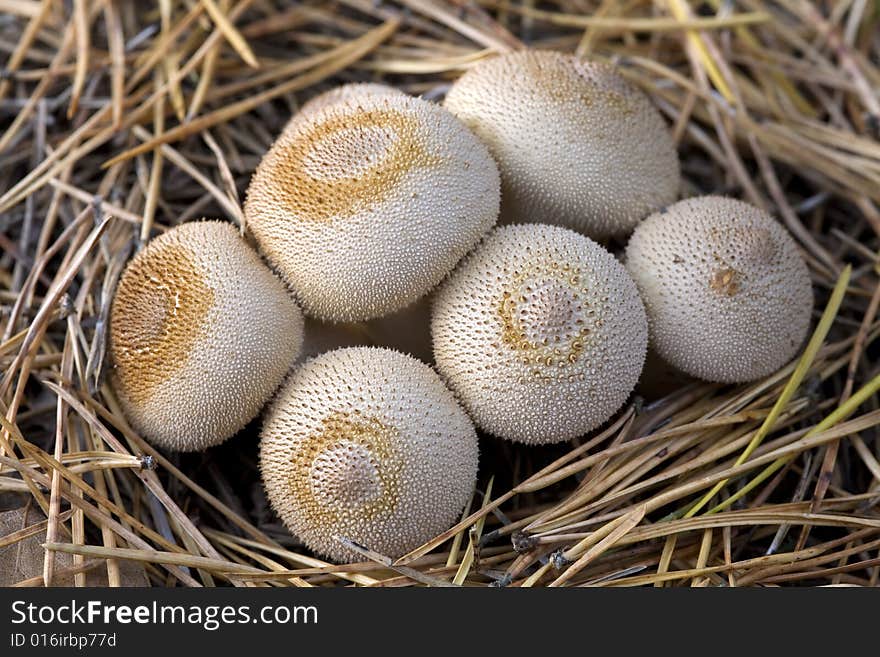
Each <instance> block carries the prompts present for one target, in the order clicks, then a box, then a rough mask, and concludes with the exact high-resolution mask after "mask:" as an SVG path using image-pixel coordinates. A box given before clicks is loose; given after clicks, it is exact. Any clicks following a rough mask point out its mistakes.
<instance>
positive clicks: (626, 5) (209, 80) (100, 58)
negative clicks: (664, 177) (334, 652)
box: [0, 0, 880, 586]
mask: <svg viewBox="0 0 880 657" xmlns="http://www.w3.org/2000/svg"><path fill="white" fill-rule="evenodd" d="M524 45H529V46H533V47H544V48H555V49H560V50H563V51H568V52H577V53H579V54H582V55H584V56H589V57H594V58H598V59H603V60H613V61H615V62H616V63H617V64H618V66H619V67H620V71H621V72H622V73H623V74H624V75H625V76H626V77H627V78H628V79H629V80H631V81H632V82H634V83H635V84H637V85H638V86H639V87H641V88H642V89H643V90H645V91H646V92H647V93H648V94H649V95H650V96H651V98H652V99H653V101H654V102H655V103H656V105H657V106H658V107H659V108H660V110H661V111H662V112H663V114H664V115H665V116H666V118H667V119H668V121H669V122H670V124H671V126H672V129H673V131H674V135H675V139H676V141H677V143H678V146H679V153H680V156H681V160H682V165H683V173H684V177H685V183H684V187H685V188H684V193H685V195H694V194H698V193H706V192H715V193H724V194H729V195H732V196H736V197H739V198H743V199H745V200H747V201H749V202H751V203H753V204H755V205H758V206H761V207H763V208H766V209H768V210H769V211H771V212H772V213H773V214H774V215H775V216H776V217H777V218H779V219H780V221H782V222H783V223H784V224H785V225H786V226H787V227H788V229H789V230H790V232H791V233H792V234H793V235H794V236H795V238H796V239H797V241H798V243H799V245H800V247H801V248H802V250H803V253H804V256H805V257H806V259H807V261H808V264H809V266H810V270H811V275H812V277H813V283H814V290H815V293H816V301H817V305H816V318H815V319H816V321H815V323H814V324H815V326H816V334H815V336H814V339H813V341H812V342H811V343H810V345H808V346H807V347H806V348H805V350H804V352H803V356H802V358H801V359H800V360H799V361H796V362H795V363H792V364H791V365H789V366H788V367H786V368H784V369H783V370H781V371H780V372H778V373H777V374H775V375H773V376H771V377H769V378H767V379H766V380H762V381H758V382H756V383H753V384H749V385H741V386H719V385H713V384H706V383H700V382H695V381H691V380H686V379H682V378H680V377H677V376H676V375H675V374H674V373H668V372H666V373H664V372H662V371H660V370H658V369H657V368H654V370H653V371H654V372H655V374H654V375H652V376H651V377H646V380H645V381H643V383H642V385H641V387H640V389H639V390H637V393H638V395H639V396H638V397H637V398H635V399H634V400H633V401H632V403H631V404H629V405H628V406H627V407H625V408H624V409H623V410H622V411H621V412H620V413H619V414H618V416H617V417H616V418H614V419H613V420H612V422H610V423H609V425H608V426H607V427H606V428H605V429H604V430H603V431H602V432H600V433H596V434H595V435H591V436H586V437H584V438H583V439H581V440H578V441H575V442H573V443H572V444H565V445H559V446H555V447H549V448H525V447H520V446H514V445H511V444H508V443H503V442H501V441H496V440H493V439H490V438H484V439H482V440H481V450H482V458H481V473H480V478H479V484H478V488H479V490H478V491H477V492H476V494H475V495H474V499H473V502H472V506H471V509H470V511H469V515H467V517H465V518H464V519H463V520H462V522H461V523H459V524H458V525H456V526H455V527H453V528H452V529H451V530H450V531H449V532H447V533H446V534H444V535H442V536H440V537H438V538H437V540H435V541H432V542H431V543H429V544H428V545H426V546H424V548H423V549H420V550H417V551H416V552H414V553H413V554H411V555H408V556H407V557H406V558H404V559H402V560H400V561H398V562H397V563H394V564H391V563H390V562H388V560H387V559H385V558H383V556H382V555H376V554H372V553H369V552H365V553H364V559H363V562H361V563H357V564H345V565H332V564H328V563H325V562H324V561H321V560H319V559H317V558H315V557H314V556H313V555H311V554H310V553H309V552H308V551H307V550H306V549H305V548H304V547H303V546H301V545H299V544H297V542H296V541H295V540H294V539H293V538H291V537H290V536H289V534H288V533H287V532H286V531H285V530H284V529H283V527H281V525H280V523H279V522H278V520H277V518H275V517H274V516H273V514H272V513H271V511H270V510H269V509H268V507H267V503H266V500H265V498H264V496H263V493H262V489H261V486H260V483H259V477H258V472H257V469H256V465H255V461H256V444H255V443H256V441H255V434H256V432H257V429H258V425H257V424H256V423H254V424H252V425H251V426H249V427H248V428H247V429H246V430H245V431H243V432H242V433H241V434H240V435H239V436H237V437H236V438H234V439H233V440H231V441H230V442H229V443H227V444H226V445H223V446H221V447H219V448H216V449H213V450H210V451H209V452H208V453H207V454H205V455H184V456H180V455H173V454H164V453H158V452H156V450H154V449H153V448H152V447H150V446H149V445H148V444H146V443H145V442H144V441H143V440H142V439H141V438H140V437H139V436H137V435H135V434H134V433H133V432H132V431H131V430H130V429H129V428H128V427H127V425H126V424H125V422H124V420H123V418H122V415H121V413H120V410H119V406H118V403H117V401H116V399H115V398H114V396H113V393H112V390H111V389H110V388H109V387H108V386H107V383H106V378H105V372H106V369H107V364H106V362H105V351H104V343H105V337H106V335H105V326H106V318H107V312H108V304H109V301H110V299H111V298H112V294H113V289H114V284H115V282H116V280H117V278H118V276H119V273H120V270H121V268H122V267H123V265H124V264H125V262H126V260H127V258H128V257H129V256H130V254H131V253H132V252H133V251H134V250H136V249H138V248H139V247H140V246H141V245H142V243H143V240H145V239H146V238H148V237H149V236H150V235H154V234H156V233H158V232H161V231H163V230H166V229H167V228H168V227H169V226H172V225H175V224H177V223H179V222H182V221H189V220H194V219H198V218H200V217H202V216H208V217H219V218H224V219H227V220H229V221H232V222H237V223H240V222H241V211H240V202H241V199H242V195H243V192H244V189H245V188H246V185H247V183H248V180H249V177H250V175H251V173H252V171H253V169H254V168H255V166H256V164H257V162H258V161H259V159H260V157H261V156H262V154H263V153H264V152H265V151H266V149H267V148H268V147H269V145H270V143H271V142H272V140H273V137H274V135H276V134H277V133H278V132H279V131H280V129H281V127H282V126H283V124H284V123H285V121H286V120H287V119H288V118H289V116H290V115H291V113H292V112H294V111H296V109H297V107H298V106H299V105H300V104H301V103H302V102H304V101H305V100H306V99H308V98H309V97H311V96H313V95H315V94H316V93H318V92H319V91H322V90H325V89H327V88H329V87H331V86H333V85H335V84H338V83H340V82H344V81H355V80H383V81H386V82H389V83H392V84H394V85H397V86H398V87H400V88H401V89H404V90H405V91H407V92H409V93H413V94H424V95H425V96H426V97H427V98H431V99H438V98H441V97H442V95H443V93H444V91H445V90H446V89H447V87H448V84H449V82H450V81H451V80H452V79H454V78H455V76H456V75H458V74H459V73H460V72H461V71H462V70H464V69H465V68H466V67H467V66H468V65H469V64H471V63H472V62H474V61H476V60H478V59H479V58H481V57H485V56H488V55H490V54H491V53H493V52H503V51H507V50H510V49H515V48H520V47H523V46H524ZM0 50H2V54H0V59H2V60H3V61H5V68H4V69H3V70H2V77H0V249H2V256H0V331H2V335H0V374H2V378H0V415H2V417H3V420H2V423H3V427H2V434H0V503H2V510H11V509H21V507H28V508H29V511H27V512H25V511H22V510H19V511H17V512H15V513H14V514H13V515H6V516H4V524H3V534H4V536H2V537H0V551H2V550H9V549H16V550H17V552H16V553H17V554H23V553H25V552H26V553H27V554H28V555H30V557H29V558H30V559H31V560H33V561H36V562H37V563H36V564H33V563H32V564H30V565H29V566H28V568H26V569H24V568H22V567H20V565H16V570H14V571H13V574H14V575H15V577H13V578H12V579H15V580H16V581H18V582H21V583H22V584H25V585H35V584H36V585H39V584H41V583H43V577H40V574H42V575H43V576H44V577H45V579H46V581H48V582H49V583H51V584H62V583H65V582H67V581H69V580H70V578H72V580H73V582H74V583H75V584H76V585H85V584H97V583H99V582H103V581H106V582H109V584H111V585H117V584H119V583H125V582H126V577H127V575H126V573H127V572H130V568H129V567H128V566H124V565H123V564H124V563H126V562H132V561H133V562H139V564H140V565H141V567H142V568H144V569H145V570H146V573H147V574H148V576H149V580H150V582H151V583H152V584H153V585H184V586H186V585H199V584H200V585H209V586H210V585H226V584H230V583H231V584H233V585H239V586H241V585H260V586H262V585H273V586H280V585H293V586H309V585H319V586H320V585H352V584H356V585H374V586H409V585H422V584H428V585H439V584H448V583H450V582H454V583H457V584H464V585H473V586H486V585H506V586H544V585H557V586H559V585H562V586H579V585H587V584H594V585H602V586H630V585H652V584H653V585H666V586H670V585H674V586H728V585H729V586H747V585H762V586H777V585H826V584H835V585H837V584H843V585H847V584H852V585H859V586H874V585H876V584H877V583H878V573H880V507H878V502H880V462H878V457H880V443H878V440H877V432H876V427H877V425H878V424H880V410H878V396H877V390H878V388H880V378H878V376H880V368H878V365H877V363H878V359H877V347H876V342H875V341H876V338H877V336H878V334H880V320H878V318H877V309H878V304H880V285H878V282H880V279H878V276H880V269H878V264H877V263H878V251H877V249H878V233H880V141H878V133H880V96H878V92H877V90H878V88H880V69H878V58H880V10H878V7H877V5H876V3H872V2H866V1H864V0H848V1H844V2H833V3H832V2H819V3H812V2H802V1H798V0H782V1H780V2H758V1H756V0H739V1H736V2H718V1H717V0H716V1H713V2H702V3H698V2H692V3H687V2H684V1H683V0H667V1H664V2H655V3H647V2H610V1H607V0H601V1H595V2H594V1H592V0H559V1H555V2H541V3H536V2H519V1H514V0H481V1H480V2H465V1H463V0H440V1H436V2H428V1H425V0H401V1H400V2H374V1H373V0H345V1H343V2H329V3H327V2H302V3H282V2H271V1H269V0H242V1H239V2H234V1H233V0H213V1H212V2H201V3H199V2H178V1H176V0H166V1H163V2H159V3H158V4H157V5H156V6H151V5H150V3H134V2H130V3H129V2H101V1H100V0H73V2H65V3H55V2H49V1H48V0H47V1H43V2H40V1H38V0H16V1H11V0H5V1H4V0H0ZM618 246H619V245H618ZM848 265H849V266H848ZM823 310H824V313H823ZM820 315H821V317H820ZM13 516H14V517H13ZM35 537H36V538H37V540H39V542H40V543H46V544H47V545H48V550H47V551H45V552H44V551H43V550H41V549H39V548H38V549H37V550H34V549H33V548H34V543H33V541H34V539H35ZM0 568H2V569H3V570H4V573H7V570H8V569H7V565H6V563H5V562H4V565H2V566H0ZM7 574H8V573H7ZM3 581H4V583H5V582H6V580H5V579H4V580H3Z"/></svg>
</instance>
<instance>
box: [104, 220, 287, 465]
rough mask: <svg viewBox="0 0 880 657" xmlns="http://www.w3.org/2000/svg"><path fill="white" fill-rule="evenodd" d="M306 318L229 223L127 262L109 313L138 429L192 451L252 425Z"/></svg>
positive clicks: (123, 391)
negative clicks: (249, 423) (303, 317)
mask: <svg viewBox="0 0 880 657" xmlns="http://www.w3.org/2000/svg"><path fill="white" fill-rule="evenodd" d="M302 327H303V320H302V313H301V312H300V310H299V308H298V307H297V305H296V303H294V301H293V300H292V299H291V298H290V296H289V294H288V293H287V290H286V289H285V287H284V284H283V283H282V282H281V280H280V279H278V277H276V276H275V275H274V274H273V273H272V272H271V271H270V270H269V269H268V267H266V265H265V264H263V262H262V261H261V260H260V257H259V255H257V253H256V252H255V251H254V250H253V249H252V248H251V247H249V246H248V245H247V244H246V243H245V242H244V240H242V238H241V237H240V236H239V234H238V231H236V229H235V228H233V227H232V226H231V225H230V224H228V223H225V222H220V221H202V222H194V223H187V224H183V225H181V226H178V227H176V228H173V229H172V230H169V231H168V232H166V233H164V234H163V235H160V236H159V237H157V238H155V239H153V240H152V241H151V242H150V243H149V244H148V245H147V247H146V248H145V249H144V250H143V251H141V252H140V253H138V254H137V255H136V256H135V257H134V258H133V259H132V260H131V262H129V263H128V265H127V267H126V268H125V271H124V272H123V274H122V277H121V279H120V281H119V286H118V287H117V290H116V296H115V299H114V301H113V306H112V309H111V314H110V332H109V343H110V344H109V347H110V357H111V360H112V363H113V369H112V379H113V385H114V388H115V390H116V393H117V395H118V396H119V400H120V402H121V404H122V407H123V410H124V411H125V414H126V416H127V417H128V419H129V421H130V422H131V424H132V426H134V428H135V429H136V430H137V431H139V432H140V433H141V434H142V435H143V436H144V437H145V438H147V439H148V440H150V441H151V442H153V443H155V444H157V445H160V446H162V447H166V448H169V449H174V450H180V451H195V450H200V449H204V448H206V447H209V446H211V445H217V444H219V443H221V442H223V441H224V440H226V439H227V438H229V437H230V436H232V435H233V434H234V433H236V432H237V431H238V430H239V429H241V428H242V427H244V425H245V424H247V423H248V422H249V421H250V420H252V419H253V418H254V417H255V416H256V415H257V413H258V412H259V411H260V409H261V408H262V407H263V405H264V404H265V402H266V401H267V400H268V398H269V396H270V395H271V394H272V393H273V392H274V390H275V388H276V387H277V386H278V384H280V383H281V380H282V379H283V378H284V374H285V372H286V371H287V368H288V367H289V366H290V364H291V363H292V362H293V361H294V360H295V358H296V356H297V354H298V352H299V349H300V346H301V345H302Z"/></svg>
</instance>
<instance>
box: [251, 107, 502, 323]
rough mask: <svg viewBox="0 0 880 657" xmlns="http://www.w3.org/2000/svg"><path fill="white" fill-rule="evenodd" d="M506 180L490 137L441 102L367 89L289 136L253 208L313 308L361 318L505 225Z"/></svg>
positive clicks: (422, 284)
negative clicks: (500, 219) (486, 142)
mask: <svg viewBox="0 0 880 657" xmlns="http://www.w3.org/2000/svg"><path fill="white" fill-rule="evenodd" d="M499 185H500V183H499V177H498V169H497V167H496V166H495V163H494V162H493V161H492V158H491V156H490V155H489V152H488V151H487V150H486V147H485V146H483V144H482V143H480V141H479V140H478V139H477V138H476V137H475V136H474V135H473V134H471V133H470V132H469V131H468V129H467V128H466V127H465V126H464V125H462V124H461V122H460V121H458V120H457V119H456V118H455V117H454V116H452V115H451V114H450V113H449V112H447V111H446V110H445V109H443V108H442V107H440V106H438V105H434V104H432V103H429V102H426V101H424V100H420V99H418V98H412V97H409V96H405V95H403V94H401V95H396V96H395V95H381V94H380V95H367V96H358V97H356V98H348V99H343V100H340V101H338V102H335V103H332V104H331V105H328V106H326V107H323V108H320V109H318V110H317V111H315V112H310V113H309V114H308V116H304V117H302V121H299V122H296V123H294V124H293V125H292V126H291V127H290V129H288V130H286V131H285V132H283V133H282V134H281V136H280V137H279V138H278V140H277V141H276V143H275V144H274V145H273V147H272V148H271V150H270V151H269V152H268V153H267V154H266V156H265V157H264V158H263V160H262V162H261V163H260V166H259V167H258V168H257V171H256V173H255V174H254V177H253V180H252V181H251V185H250V187H249V189H248V195H247V202H246V203H245V215H246V216H247V221H248V226H249V227H250V229H251V230H252V232H253V234H254V236H255V237H256V239H257V242H258V243H259V246H260V249H261V250H262V251H263V253H264V254H265V255H266V257H267V258H268V259H269V261H270V262H271V263H272V264H273V265H274V266H275V267H276V268H277V270H278V271H279V272H280V273H281V275H282V276H283V277H284V278H285V280H286V281H287V283H288V284H289V285H290V287H291V288H292V289H293V290H294V292H295V293H296V295H297V297H298V298H299V299H300V300H301V301H302V304H303V307H304V310H305V311H306V313H307V314H308V315H310V316H313V317H316V318H318V319H322V320H331V321H361V320H366V319H371V318H374V317H379V316H382V315H386V314H388V313H391V312H394V311H395V310H399V309H401V308H403V307H405V306H407V305H409V304H410V303H412V302H413V301H415V300H416V299H418V298H419V297H421V296H423V295H424V294H426V293H427V292H428V291H430V290H431V288H433V287H434V286H436V285H437V283H439V282H440V281H441V280H442V279H443V277H444V276H446V274H447V273H449V271H450V270H451V269H452V268H453V267H454V266H455V264H456V263H457V262H458V260H459V259H460V258H461V257H462V256H463V255H464V254H465V253H467V252H468V251H469V250H470V249H471V248H472V247H473V246H474V244H476V243H477V241H479V239H480V237H481V236H482V235H483V234H484V233H485V232H486V231H487V230H488V229H489V228H490V227H491V226H492V225H493V224H494V223H495V220H496V219H497V216H498V207H499V203H500V192H499Z"/></svg>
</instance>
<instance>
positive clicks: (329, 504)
mask: <svg viewBox="0 0 880 657" xmlns="http://www.w3.org/2000/svg"><path fill="white" fill-rule="evenodd" d="M261 435H262V439H261V442H260V470H261V472H262V476H263V483H264V485H265V487H266V492H267V494H268V497H269V500H270V502H271V504H272V506H273V508H274V509H275V511H276V512H277V513H278V515H279V516H281V519H282V520H283V521H284V523H285V524H286V525H287V527H288V528H289V529H290V531H291V532H292V533H293V534H294V535H296V536H297V537H299V538H300V539H302V540H303V541H304V542H305V543H306V545H308V546H309V547H310V548H311V549H312V550H315V551H316V552H319V553H321V554H323V555H326V556H328V557H329V558H331V559H335V560H337V561H350V560H358V559H360V557H358V555H357V554H355V553H354V552H353V551H352V550H350V549H348V548H346V547H344V546H343V544H342V543H340V542H339V541H338V540H337V538H336V537H337V536H342V537H345V538H348V539H350V540H352V541H354V542H355V543H358V544H361V545H364V546H366V547H368V548H370V549H372V550H375V551H377V552H379V553H381V554H385V555H387V556H390V557H399V556H401V555H403V554H405V553H406V552H408V551H410V550H412V549H414V548H416V547H418V546H419V545H421V544H422V543H424V542H425V541H427V540H429V539H431V538H433V537H434V536H435V535H437V534H439V533H441V532H443V531H445V530H446V529H448V528H449V527H450V526H452V524H454V523H455V521H456V520H457V518H458V516H459V514H460V513H461V510H462V508H463V507H464V505H465V503H466V502H467V501H468V499H469V497H470V495H471V492H472V491H473V488H474V485H475V483H476V476H477V435H476V431H475V430H474V426H473V424H472V423H471V421H470V419H469V418H468V417H467V415H465V413H464V411H463V410H462V409H461V407H460V406H459V405H458V403H457V402H456V401H455V398H454V397H453V396H452V393H451V392H449V390H448V389H447V388H446V386H444V385H443V382H442V381H441V380H440V377H438V376H437V374H436V373H435V372H434V370H432V369H431V368H430V367H428V366H427V365H425V364H424V363H422V362H420V361H418V360H416V359H415V358H412V357H411V356H407V355H405V354H401V353H400V352H396V351H392V350H389V349H377V348H372V347H352V348H347V349H338V350H336V351H331V352H328V353H326V354H324V355H322V356H319V357H317V358H315V359H313V360H310V361H308V362H307V363H305V364H304V365H302V366H301V367H299V368H298V369H296V370H295V371H294V373H293V374H292V376H291V378H290V379H289V380H288V381H287V383H286V384H285V386H284V387H283V388H282V389H281V391H280V393H279V395H278V397H277V399H276V400H275V402H274V403H273V404H272V406H271V408H270V410H269V412H268V413H267V415H266V419H265V423H264V425H263V431H262V434H261Z"/></svg>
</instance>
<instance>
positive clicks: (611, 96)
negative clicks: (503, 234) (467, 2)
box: [444, 50, 680, 240]
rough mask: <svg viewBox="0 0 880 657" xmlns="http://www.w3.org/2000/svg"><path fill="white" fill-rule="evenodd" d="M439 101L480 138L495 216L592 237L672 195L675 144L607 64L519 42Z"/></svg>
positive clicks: (626, 225)
mask: <svg viewBox="0 0 880 657" xmlns="http://www.w3.org/2000/svg"><path fill="white" fill-rule="evenodd" d="M444 104H445V106H446V108H447V109H449V110H450V111H451V112H452V113H453V114H455V115H456V116H457V117H458V118H460V119H461V120H462V121H464V123H465V124H466V125H467V126H468V127H469V128H470V129H471V130H473V131H474V133H476V135H477V136H478V137H480V138H481V139H482V140H483V141H484V142H485V143H486V145H487V146H488V147H489V150H490V152H491V153H492V155H493V156H494V157H495V160H496V161H497V163H498V168H499V170H500V171H501V189H502V203H501V216H502V218H503V219H504V220H505V221H509V222H541V223H554V224H561V225H564V226H568V227H569V228H574V229H575V230H577V231H579V232H582V233H584V234H585V235H588V236H589V237H592V238H593V239H597V240H602V239H606V238H608V237H610V236H619V235H625V234H628V233H630V232H631V231H632V229H633V228H634V227H635V226H636V224H637V223H638V222H639V221H641V220H642V219H644V218H645V217H646V216H648V215H649V214H650V213H651V212H653V211H654V210H656V209H658V208H660V207H662V206H664V205H668V204H669V203H672V202H673V201H675V199H676V198H677V197H678V190H679V182H680V176H679V163H678V155H677V153H676V150H675V144H674V143H673V141H672V137H671V135H670V133H669V130H668V129H667V127H666V124H665V122H664V121H663V118H662V117H661V116H660V114H659V112H657V110H656V109H655V108H654V106H653V105H652V104H651V102H650V100H648V98H647V97H646V96H645V95H644V94H643V93H642V92H641V91H639V90H638V89H636V88H635V87H633V86H632V85H630V84H629V83H628V82H627V81H626V80H624V79H623V78H622V77H621V76H620V75H618V74H617V73H616V72H615V70H614V68H612V67H611V66H609V65H606V64H602V63H598V62H591V61H585V60H583V59H579V58H577V57H574V56H571V55H566V54H563V53H559V52H551V51H544V50H527V51H520V52H515V53H512V54H508V55H503V56H500V57H494V58H490V59H484V60H481V61H480V62H479V63H478V64H477V65H476V66H474V67H473V68H471V69H469V70H468V71H467V72H466V73H465V74H464V75H462V76H461V77H460V78H459V79H458V80H457V81H456V82H455V83H454V84H453V85H452V88H451V89H450V91H449V93H448V94H447V96H446V100H445V103H444Z"/></svg>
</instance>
